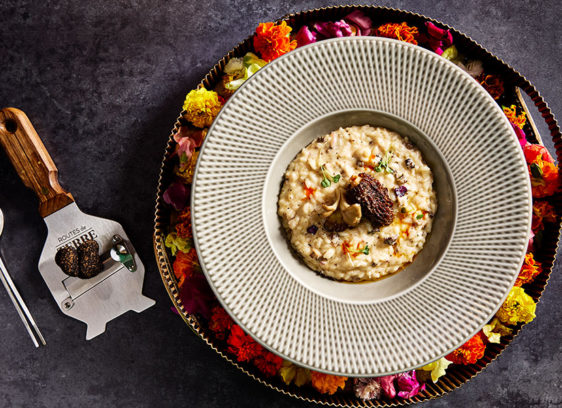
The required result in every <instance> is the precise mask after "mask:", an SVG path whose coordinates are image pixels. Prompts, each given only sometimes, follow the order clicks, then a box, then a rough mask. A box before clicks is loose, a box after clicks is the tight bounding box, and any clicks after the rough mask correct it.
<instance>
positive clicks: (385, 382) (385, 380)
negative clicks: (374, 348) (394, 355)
mask: <svg viewBox="0 0 562 408" xmlns="http://www.w3.org/2000/svg"><path fill="white" fill-rule="evenodd" d="M395 378H396V375H395V374H393V375H385V376H383V377H377V381H378V382H379V383H380V385H381V388H382V391H383V393H384V395H385V396H386V397H387V398H390V399H393V398H394V397H396V388H394V379H395Z"/></svg>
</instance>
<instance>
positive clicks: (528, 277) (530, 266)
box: [515, 252, 542, 286]
mask: <svg viewBox="0 0 562 408" xmlns="http://www.w3.org/2000/svg"><path fill="white" fill-rule="evenodd" d="M541 272H542V265H541V263H540V262H537V261H535V257H534V255H533V254H532V252H528V253H527V254H526V255H525V262H523V266H522V267H521V271H520V272H519V276H518V277H517V280H516V281H515V286H522V285H525V284H527V283H531V282H532V281H534V280H535V278H536V277H537V276H538V275H539V274H540V273H541Z"/></svg>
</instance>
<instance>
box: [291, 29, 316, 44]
mask: <svg viewBox="0 0 562 408" xmlns="http://www.w3.org/2000/svg"><path fill="white" fill-rule="evenodd" d="M295 40H296V41H297V47H302V46H303V45H308V44H312V43H315V42H316V33H315V32H314V31H311V30H310V28H308V26H306V25H304V26H302V27H301V28H300V30H299V31H298V32H297V35H296V36H295Z"/></svg>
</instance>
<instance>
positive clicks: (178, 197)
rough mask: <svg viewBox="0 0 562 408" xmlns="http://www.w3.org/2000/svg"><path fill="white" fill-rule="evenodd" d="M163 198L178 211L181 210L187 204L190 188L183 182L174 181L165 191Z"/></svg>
mask: <svg viewBox="0 0 562 408" xmlns="http://www.w3.org/2000/svg"><path fill="white" fill-rule="evenodd" d="M162 198H163V199H164V202H165V203H166V204H169V205H171V206H172V207H174V209H175V210H176V211H181V210H183V209H184V208H185V206H186V205H187V199H188V198H189V189H188V188H187V187H186V185H185V184H183V183H182V182H180V181H174V182H173V183H172V184H170V186H169V187H168V188H167V189H166V191H164V194H163V196H162Z"/></svg>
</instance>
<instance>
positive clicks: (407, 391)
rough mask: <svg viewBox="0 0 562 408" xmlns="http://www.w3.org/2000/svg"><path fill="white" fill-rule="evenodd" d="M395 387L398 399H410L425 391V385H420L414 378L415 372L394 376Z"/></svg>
mask: <svg viewBox="0 0 562 408" xmlns="http://www.w3.org/2000/svg"><path fill="white" fill-rule="evenodd" d="M396 386H397V387H398V396H399V397H400V398H412V397H413V396H415V395H417V394H418V393H419V392H420V391H424V390H425V384H420V383H419V381H418V379H417V378H416V370H412V371H406V372H405V373H400V374H397V375H396Z"/></svg>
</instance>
